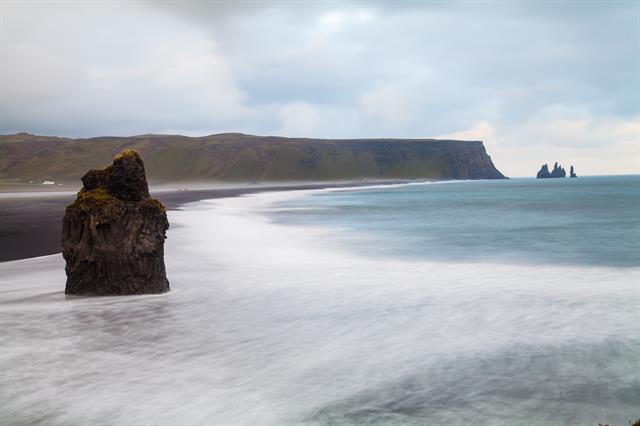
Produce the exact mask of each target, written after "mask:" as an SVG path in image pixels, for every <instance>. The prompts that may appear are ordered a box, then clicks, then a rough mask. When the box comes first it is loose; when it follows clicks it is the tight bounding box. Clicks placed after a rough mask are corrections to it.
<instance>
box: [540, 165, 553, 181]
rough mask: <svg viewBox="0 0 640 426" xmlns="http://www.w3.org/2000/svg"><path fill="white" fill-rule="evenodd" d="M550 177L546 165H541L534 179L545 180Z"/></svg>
mask: <svg viewBox="0 0 640 426" xmlns="http://www.w3.org/2000/svg"><path fill="white" fill-rule="evenodd" d="M550 177H551V173H549V166H548V165H546V164H543V165H542V167H541V168H540V171H538V174H537V175H536V178H538V179H546V178H550Z"/></svg>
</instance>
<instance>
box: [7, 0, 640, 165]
mask: <svg viewBox="0 0 640 426" xmlns="http://www.w3.org/2000/svg"><path fill="white" fill-rule="evenodd" d="M638 7H639V6H638V5H637V4H636V3H631V2H630V3H626V2H613V3H605V2H601V3H596V2H592V3H588V4H584V5H581V7H580V8H576V7H575V4H573V3H557V2H556V3H540V2H534V3H531V2H504V3H495V2H494V3H469V2H446V3H443V2H435V3H433V2H432V3H416V2H393V3H391V2H381V1H366V2H364V1H358V2H355V1H353V2H350V1H345V2H337V3H336V2H333V3H291V2H259V3H256V2H152V1H149V2H137V3H131V2H129V3H118V2H114V3H108V2H100V3H90V4H80V3H76V2H72V3H69V2H60V3H55V2H49V3H37V4H36V3H27V2H22V3H19V2H11V1H5V2H3V3H2V5H1V6H0V14H1V15H2V16H1V18H2V22H3V25H2V26H0V60H1V62H2V67H0V90H1V93H0V94H1V96H0V132H2V133H8V132H16V131H30V132H34V133H41V134H58V135H66V136H94V135H102V134H115V135H128V134H133V133H148V132H163V131H172V132H180V133H185V134H191V135H193V134H204V133H214V132H225V131H238V132H245V133H255V134H282V135H288V136H308V137H340V138H354V137H435V136H438V135H451V134H454V135H458V136H457V137H461V138H467V136H468V137H469V138H473V139H482V140H484V141H485V143H486V145H487V147H488V148H489V151H490V153H491V154H492V156H493V157H494V160H495V161H496V164H497V165H498V167H499V168H501V169H505V170H506V171H507V173H509V174H511V175H518V174H520V175H524V174H530V170H531V169H532V168H536V167H538V166H539V165H538V164H537V163H538V162H539V161H540V160H541V159H542V158H545V159H546V160H545V161H552V159H551V158H549V159H547V157H552V156H560V155H561V154H562V155H565V154H566V160H562V161H565V162H566V161H574V160H572V159H571V158H572V153H573V157H575V158H578V157H579V158H580V161H582V163H583V164H589V166H588V167H587V168H588V170H584V168H582V169H580V170H583V171H584V172H585V173H601V172H609V171H610V170H613V169H611V167H610V166H609V165H604V164H602V162H600V161H598V160H599V159H601V158H607V159H608V160H607V161H609V163H608V164H614V165H615V166H614V167H617V168H616V169H615V170H617V171H618V172H636V173H637V172H638V171H639V170H638V166H637V160H636V161H635V162H634V161H632V160H633V159H634V158H637V151H633V147H634V146H635V145H634V144H636V145H637V134H638V133H637V117H638V116H640V110H639V105H640V101H639V93H640V81H639V80H638V77H637V76H638V75H640V43H639V42H638V39H640V28H639V27H638V25H637V16H638V13H640V10H639V9H638ZM634 137H635V139H634ZM634 152H636V154H634ZM634 155H635V157H634ZM558 160H560V158H559V159H558ZM576 166H578V164H576Z"/></svg>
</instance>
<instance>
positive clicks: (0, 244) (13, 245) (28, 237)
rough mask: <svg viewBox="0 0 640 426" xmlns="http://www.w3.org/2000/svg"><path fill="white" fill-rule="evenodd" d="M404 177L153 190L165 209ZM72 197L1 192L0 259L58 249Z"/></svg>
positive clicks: (370, 183)
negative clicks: (188, 204) (187, 204)
mask: <svg viewBox="0 0 640 426" xmlns="http://www.w3.org/2000/svg"><path fill="white" fill-rule="evenodd" d="M402 182H405V181H398V180H394V181H375V182H373V181H367V182H363V181H357V182H340V183H335V182H330V183H309V184H292V185H287V184H281V185H273V186H263V185H253V186H241V187H225V188H215V189H194V190H171V191H157V192H154V191H153V190H152V195H153V196H154V197H156V198H158V199H159V200H160V201H161V202H162V203H163V204H164V205H165V206H166V207H167V209H169V210H171V209H176V208H177V207H179V206H180V205H182V204H185V203H190V202H194V201H200V200H205V199H214V198H226V197H237V196H239V195H243V194H252V193H258V192H269V191H292V190H303V189H321V188H340V187H353V186H367V185H376V184H393V183H402ZM74 199H75V193H64V194H63V193H58V194H56V193H52V194H50V195H49V194H47V193H33V195H32V196H29V195H28V194H24V193H23V194H20V196H16V193H13V194H0V262H6V261H10V260H18V259H26V258H29V257H37V256H45V255H49V254H55V253H59V252H60V234H61V232H62V218H63V216H64V210H65V208H66V206H68V205H69V204H71V203H72V202H73V200H74Z"/></svg>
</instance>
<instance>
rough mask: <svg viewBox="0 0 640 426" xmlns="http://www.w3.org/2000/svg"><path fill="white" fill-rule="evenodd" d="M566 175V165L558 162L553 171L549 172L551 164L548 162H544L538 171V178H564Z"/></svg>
mask: <svg viewBox="0 0 640 426" xmlns="http://www.w3.org/2000/svg"><path fill="white" fill-rule="evenodd" d="M566 176H567V172H566V171H565V169H564V167H562V166H560V165H558V163H555V164H554V165H553V170H552V171H551V172H549V166H548V165H546V164H543V165H542V167H541V168H540V170H539V171H538V174H537V175H536V178H538V179H549V178H563V177H566Z"/></svg>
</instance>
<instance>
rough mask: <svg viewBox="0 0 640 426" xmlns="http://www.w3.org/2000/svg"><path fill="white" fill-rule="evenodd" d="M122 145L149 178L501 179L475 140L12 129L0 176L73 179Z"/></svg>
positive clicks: (4, 140)
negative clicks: (81, 134) (82, 135)
mask: <svg viewBox="0 0 640 426" xmlns="http://www.w3.org/2000/svg"><path fill="white" fill-rule="evenodd" d="M123 149H135V150H137V151H139V152H140V153H141V154H142V156H143V157H144V158H145V162H146V164H145V165H146V168H147V173H148V177H149V178H150V179H151V180H152V181H154V182H177V181H227V182H228V181H237V182H251V181H287V180H289V181H293V180H316V181H321V180H340V179H364V178H369V179H419V178H426V179H502V178H504V176H503V175H502V173H500V172H499V171H498V170H497V169H496V168H495V166H494V165H493V162H492V161H491V158H490V157H489V155H487V152H486V150H485V148H484V146H483V144H482V142H480V141H455V140H435V139H340V140H332V139H292V138H280V137H270V136H269V137H260V136H251V135H242V134H221V135H213V136H206V137H198V138H189V137H184V136H169V135H145V136H135V137H126V138H107V137H104V138H91V139H63V138H51V137H42V136H33V135H26V134H19V135H10V136H0V180H2V179H22V180H23V181H25V180H26V181H27V182H28V181H29V180H33V181H38V182H41V181H44V180H50V181H56V182H68V181H74V180H76V179H78V178H79V177H80V176H81V175H82V174H83V173H84V172H85V171H86V170H87V169H88V168H95V167H97V166H99V165H100V164H104V163H105V162H107V161H109V160H110V159H111V158H112V157H113V156H114V155H115V154H116V153H118V152H120V151H122V150H123Z"/></svg>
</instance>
